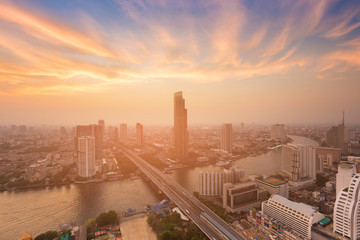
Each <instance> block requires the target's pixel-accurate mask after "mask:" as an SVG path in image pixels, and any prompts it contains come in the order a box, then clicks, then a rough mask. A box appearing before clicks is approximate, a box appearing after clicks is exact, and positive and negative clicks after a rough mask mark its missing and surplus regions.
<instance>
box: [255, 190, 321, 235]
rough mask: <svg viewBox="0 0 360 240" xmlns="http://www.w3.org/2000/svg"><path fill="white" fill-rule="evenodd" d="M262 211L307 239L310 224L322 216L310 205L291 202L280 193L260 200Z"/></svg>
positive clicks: (309, 233)
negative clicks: (262, 200)
mask: <svg viewBox="0 0 360 240" xmlns="http://www.w3.org/2000/svg"><path fill="white" fill-rule="evenodd" d="M262 213H263V214H265V215H267V216H269V217H272V218H274V219H276V220H277V221H279V222H281V223H282V224H284V225H286V226H288V227H291V228H292V229H293V230H294V231H296V232H298V233H299V234H301V235H302V236H303V237H305V238H307V239H310V238H311V226H312V225H313V224H314V223H317V222H319V221H320V220H321V219H323V218H324V215H323V214H321V213H320V212H319V211H318V210H316V209H315V208H313V207H312V206H310V205H306V204H304V203H296V202H292V201H290V200H288V199H287V198H284V197H282V196H280V195H273V196H271V197H270V198H269V199H268V200H267V201H264V202H262Z"/></svg>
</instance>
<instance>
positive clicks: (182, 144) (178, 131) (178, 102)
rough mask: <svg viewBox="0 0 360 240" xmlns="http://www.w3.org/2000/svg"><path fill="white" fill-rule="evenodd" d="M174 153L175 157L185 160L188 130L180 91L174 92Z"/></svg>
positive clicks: (183, 101) (185, 111)
mask: <svg viewBox="0 0 360 240" xmlns="http://www.w3.org/2000/svg"><path fill="white" fill-rule="evenodd" d="M173 141H174V154H175V158H176V159H178V160H181V161H185V160H186V158H187V154H188V145H189V132H188V128H187V109H186V108H185V99H184V98H183V97H182V92H176V93H174V129H173Z"/></svg>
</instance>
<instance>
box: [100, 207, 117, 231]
mask: <svg viewBox="0 0 360 240" xmlns="http://www.w3.org/2000/svg"><path fill="white" fill-rule="evenodd" d="M95 221H96V225H97V226H98V227H102V226H106V225H110V224H118V223H119V222H118V219H117V213H116V212H115V211H114V210H110V211H109V212H107V213H106V212H104V213H101V214H100V215H99V216H98V217H97V218H96V220H95Z"/></svg>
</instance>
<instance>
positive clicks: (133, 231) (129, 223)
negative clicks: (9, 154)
mask: <svg viewBox="0 0 360 240" xmlns="http://www.w3.org/2000/svg"><path fill="white" fill-rule="evenodd" d="M146 219H147V215H146V214H145V213H142V214H137V215H133V216H130V217H121V218H120V230H121V234H122V239H123V240H138V239H149V240H157V236H156V233H155V232H154V231H153V230H152V229H151V227H150V226H149V224H148V223H147V222H146Z"/></svg>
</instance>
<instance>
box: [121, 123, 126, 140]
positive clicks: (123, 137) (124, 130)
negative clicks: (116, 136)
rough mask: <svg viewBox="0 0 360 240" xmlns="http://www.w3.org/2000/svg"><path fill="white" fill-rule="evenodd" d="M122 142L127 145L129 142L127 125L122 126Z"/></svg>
mask: <svg viewBox="0 0 360 240" xmlns="http://www.w3.org/2000/svg"><path fill="white" fill-rule="evenodd" d="M120 142H121V143H122V144H126V142H127V125H126V123H121V124H120Z"/></svg>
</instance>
